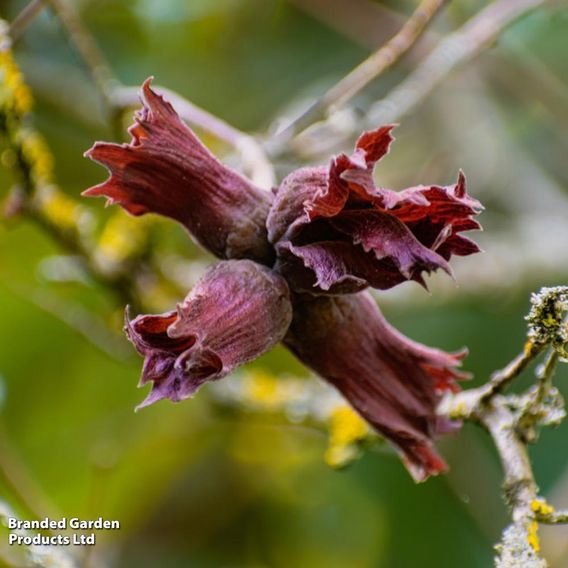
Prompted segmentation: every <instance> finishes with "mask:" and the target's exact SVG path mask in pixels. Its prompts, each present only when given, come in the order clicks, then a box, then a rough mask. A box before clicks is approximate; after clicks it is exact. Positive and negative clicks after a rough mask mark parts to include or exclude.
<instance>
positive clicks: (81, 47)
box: [47, 0, 116, 112]
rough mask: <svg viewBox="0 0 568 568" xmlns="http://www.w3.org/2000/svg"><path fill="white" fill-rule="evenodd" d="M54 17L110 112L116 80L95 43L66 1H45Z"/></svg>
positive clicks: (75, 11) (71, 5) (71, 6)
mask: <svg viewBox="0 0 568 568" xmlns="http://www.w3.org/2000/svg"><path fill="white" fill-rule="evenodd" d="M47 1H48V2H49V4H50V5H51V7H52V9H53V11H54V12H55V15H56V16H57V18H58V19H59V21H60V22H61V23H62V24H63V26H64V27H65V29H66V30H67V33H68V34H69V37H70V39H71V41H72V42H73V44H74V45H75V48H76V49H77V53H78V54H79V55H80V57H81V59H82V60H83V62H84V63H85V65H86V67H87V69H88V70H89V72H90V74H91V77H92V78H93V81H94V82H95V84H96V85H97V87H98V89H99V91H100V93H101V95H102V97H103V101H104V103H105V106H106V107H107V109H108V110H109V111H110V112H112V111H113V110H114V109H113V104H112V90H113V86H114V85H115V84H116V78H115V76H114V74H113V72H112V70H111V68H110V66H109V65H108V64H107V61H106V59H105V57H104V55H103V53H102V51H101V50H100V49H99V46H98V45H97V42H96V41H95V40H94V38H93V36H92V35H91V34H90V32H89V31H88V30H87V29H86V28H85V26H83V22H82V21H81V18H80V17H79V14H78V13H77V9H76V7H75V6H74V4H73V3H72V2H69V1H66V0H47Z"/></svg>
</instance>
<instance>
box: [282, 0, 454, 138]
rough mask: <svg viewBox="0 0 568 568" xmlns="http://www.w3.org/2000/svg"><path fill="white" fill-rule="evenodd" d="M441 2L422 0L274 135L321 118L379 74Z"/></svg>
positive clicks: (289, 134)
mask: <svg viewBox="0 0 568 568" xmlns="http://www.w3.org/2000/svg"><path fill="white" fill-rule="evenodd" d="M445 3H446V0H422V2H421V3H420V5H419V6H418V8H416V10H415V11H414V13H413V14H412V15H411V16H410V18H409V19H408V20H407V21H406V22H405V23H404V25H403V26H402V28H400V30H399V31H398V33H396V34H395V35H394V36H393V37H392V38H391V39H390V40H389V41H387V43H385V44H384V45H383V46H382V47H380V48H379V49H378V50H377V51H375V52H374V53H373V54H371V55H370V56H369V57H368V58H367V59H365V60H364V61H363V62H362V63H360V64H359V65H357V67H355V68H354V69H353V70H352V71H351V72H350V73H348V74H347V75H346V76H345V77H343V78H342V79H341V80H340V81H339V82H338V83H337V84H335V85H334V86H333V87H331V89H329V90H328V91H327V92H326V93H325V94H324V95H323V97H322V98H321V99H319V100H318V101H316V102H315V103H314V104H313V105H312V106H311V107H310V108H308V109H307V110H306V111H305V112H304V113H303V114H302V115H300V116H299V117H298V118H297V119H295V120H294V121H293V122H292V123H291V124H290V125H288V126H287V127H286V128H285V129H284V130H283V131H282V132H281V133H280V134H279V135H278V138H280V139H281V140H289V139H290V138H292V136H294V134H296V133H297V132H301V131H302V130H303V129H304V128H307V127H308V126H309V125H310V124H312V123H314V122H316V121H317V120H320V119H321V118H323V117H324V116H325V114H326V113H327V112H328V111H329V110H331V109H332V108H333V107H340V106H342V105H344V104H345V103H346V102H348V101H349V100H350V99H351V98H353V97H354V96H355V95H356V94H357V93H358V92H359V91H361V90H362V89H363V88H364V87H366V86H367V85H368V84H369V83H370V82H371V81H373V80H374V79H376V78H377V77H379V76H380V75H381V74H382V73H383V72H384V71H385V70H387V69H388V68H389V67H391V66H392V65H393V64H394V63H395V62H396V61H398V60H399V59H400V58H401V57H402V55H403V54H404V53H405V52H406V51H408V49H410V47H412V45H413V44H414V43H415V42H416V40H417V39H418V38H419V37H420V35H421V33H422V32H423V31H424V29H425V27H426V26H427V24H428V23H429V22H430V21H431V20H432V18H433V17H434V16H435V15H436V14H437V13H438V11H439V10H440V9H441V8H442V6H443V5H444V4H445Z"/></svg>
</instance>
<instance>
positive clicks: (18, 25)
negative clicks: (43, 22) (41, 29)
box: [8, 0, 47, 43]
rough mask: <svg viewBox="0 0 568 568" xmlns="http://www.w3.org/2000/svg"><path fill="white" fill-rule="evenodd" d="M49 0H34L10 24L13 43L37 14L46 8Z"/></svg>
mask: <svg viewBox="0 0 568 568" xmlns="http://www.w3.org/2000/svg"><path fill="white" fill-rule="evenodd" d="M46 4H47V0H32V1H31V2H30V3H29V4H28V5H27V6H26V7H25V8H24V9H23V10H22V11H21V12H20V13H19V14H18V15H17V16H16V17H15V18H14V21H13V22H12V23H11V25H10V29H9V32H8V33H9V35H10V38H11V39H12V43H14V42H16V41H17V40H18V39H20V37H21V36H22V34H23V33H24V31H25V30H26V28H27V27H28V26H29V25H30V24H31V23H32V22H33V21H34V19H35V18H36V16H38V15H39V13H40V12H41V11H42V10H43V9H44V8H45V6H46Z"/></svg>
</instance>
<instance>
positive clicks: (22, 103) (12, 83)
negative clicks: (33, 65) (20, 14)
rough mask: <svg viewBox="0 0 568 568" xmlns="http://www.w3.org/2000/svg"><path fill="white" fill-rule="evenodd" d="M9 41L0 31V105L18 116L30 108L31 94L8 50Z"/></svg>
mask: <svg viewBox="0 0 568 568" xmlns="http://www.w3.org/2000/svg"><path fill="white" fill-rule="evenodd" d="M9 45H10V44H9V41H8V40H7V38H6V37H5V34H4V33H2V30H0V105H1V106H2V107H3V108H4V110H5V111H6V112H15V113H16V114H18V115H20V116H21V115H24V114H26V113H28V112H29V111H30V110H31V108H32V101H33V99H32V94H31V91H30V89H29V88H28V86H27V85H26V84H25V82H24V78H23V75H22V73H21V71H20V69H19V68H18V65H17V64H16V62H15V61H14V58H13V56H12V52H11V50H10V49H9V47H8V46H9Z"/></svg>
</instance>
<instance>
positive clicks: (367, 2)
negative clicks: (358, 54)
mask: <svg viewBox="0 0 568 568" xmlns="http://www.w3.org/2000/svg"><path fill="white" fill-rule="evenodd" d="M288 3H290V4H293V5H294V6H296V7H297V8H298V9H299V10H302V12H304V13H306V14H309V15H310V16H312V17H313V18H314V19H316V20H318V21H319V22H321V23H323V24H325V25H326V26H328V27H329V28H330V29H332V30H334V31H336V32H337V33H339V34H341V35H342V36H344V37H346V38H348V39H349V40H350V41H352V42H353V43H356V44H359V45H361V46H363V47H366V48H367V49H370V50H375V49H377V47H378V46H380V45H382V44H383V43H384V42H385V41H388V39H389V37H391V36H393V35H394V34H395V33H396V32H397V31H398V30H399V28H400V26H401V25H402V23H403V22H404V16H403V15H402V14H399V13H397V12H395V11H394V10H392V9H391V8H388V7H387V6H385V5H383V4H378V3H376V2H373V0H288ZM423 37H424V36H423Z"/></svg>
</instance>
